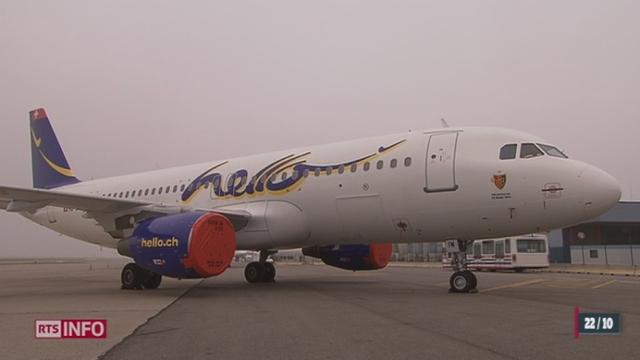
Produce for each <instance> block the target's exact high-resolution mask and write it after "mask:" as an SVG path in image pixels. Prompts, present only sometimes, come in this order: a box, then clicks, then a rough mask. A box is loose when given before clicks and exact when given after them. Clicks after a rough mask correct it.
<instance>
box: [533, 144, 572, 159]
mask: <svg viewBox="0 0 640 360" xmlns="http://www.w3.org/2000/svg"><path fill="white" fill-rule="evenodd" d="M538 146H540V148H542V150H543V151H544V152H546V153H547V155H549V156H553V157H559V158H563V159H568V158H569V157H568V156H567V155H565V154H564V153H563V152H562V151H560V149H558V148H557V147H555V146H551V145H545V144H538Z"/></svg>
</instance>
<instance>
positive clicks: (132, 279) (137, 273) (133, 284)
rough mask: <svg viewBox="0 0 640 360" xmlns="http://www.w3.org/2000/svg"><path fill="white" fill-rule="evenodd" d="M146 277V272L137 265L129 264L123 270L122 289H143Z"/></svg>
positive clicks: (121, 276)
mask: <svg viewBox="0 0 640 360" xmlns="http://www.w3.org/2000/svg"><path fill="white" fill-rule="evenodd" d="M144 275H145V271H144V270H143V269H142V268H140V266H138V265H136V264H135V263H129V264H127V265H125V266H124V268H123V269H122V274H121V275H120V281H121V282H122V289H125V290H131V289H142V282H143V280H144Z"/></svg>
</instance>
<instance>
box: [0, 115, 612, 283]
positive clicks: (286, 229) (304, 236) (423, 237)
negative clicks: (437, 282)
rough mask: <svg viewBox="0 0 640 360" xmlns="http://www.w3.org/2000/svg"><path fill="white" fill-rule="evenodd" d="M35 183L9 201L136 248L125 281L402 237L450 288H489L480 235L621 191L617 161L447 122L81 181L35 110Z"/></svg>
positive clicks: (88, 235) (85, 233)
mask: <svg viewBox="0 0 640 360" xmlns="http://www.w3.org/2000/svg"><path fill="white" fill-rule="evenodd" d="M29 118H30V125H31V129H30V133H31V153H32V172H33V188H23V187H12V186H0V209H4V210H6V211H8V212H12V213H18V214H20V215H22V216H24V217H26V218H27V219H29V220H32V221H33V222H36V223H38V224H40V225H42V226H44V227H47V228H49V229H51V230H54V231H56V232H58V233H61V234H64V235H67V236H70V237H72V238H76V239H79V240H82V241H86V242H89V243H93V244H96V245H100V246H104V247H108V248H115V249H117V251H118V253H119V254H121V255H123V256H127V257H130V258H132V259H133V260H132V262H131V263H128V264H127V265H125V266H124V268H123V269H122V273H121V279H120V280H121V288H122V289H155V288H157V287H158V286H159V285H160V283H161V279H162V276H167V277H172V278H179V279H192V278H208V277H212V276H218V275H220V274H222V273H224V272H225V270H226V269H227V268H228V267H229V266H230V263H231V261H232V259H233V257H234V253H235V252H236V251H239V250H247V251H259V253H260V256H259V261H254V262H251V263H249V264H248V265H247V266H246V267H245V269H244V276H245V278H246V280H247V281H248V282H249V283H263V282H274V279H275V277H276V268H275V266H274V265H273V262H271V261H267V260H268V259H269V258H270V256H271V255H273V254H274V253H275V252H277V251H278V250H280V249H294V248H303V252H304V254H305V255H307V256H313V257H316V258H319V259H321V260H322V261H323V262H324V263H325V264H327V265H330V266H334V267H338V268H341V269H346V270H353V271H360V270H377V269H382V268H384V267H386V266H387V264H388V263H389V261H390V258H391V255H392V254H391V253H392V244H393V243H411V242H443V241H446V243H447V251H450V252H453V254H454V256H453V260H452V265H453V266H452V267H453V270H454V272H453V274H452V275H451V277H450V279H449V284H450V291H451V292H461V293H468V292H474V291H477V290H476V289H477V278H476V277H475V275H474V274H473V273H472V272H471V271H469V270H468V269H467V266H466V255H465V251H466V247H467V246H469V245H470V244H471V243H472V242H473V240H475V239H482V238H497V237H506V236H513V235H517V234H524V233H539V232H542V231H547V230H551V229H556V228H561V227H566V226H570V225H573V224H577V223H580V222H584V221H586V220H589V219H592V218H595V217H597V216H599V215H601V214H602V213H604V212H606V211H607V210H608V209H610V208H611V207H612V206H613V205H615V204H616V203H617V202H618V201H619V199H620V196H621V190H620V185H619V184H618V182H617V181H616V180H615V179H614V178H613V177H612V176H611V175H609V174H607V173H606V172H604V171H602V170H600V169H598V168H596V167H594V166H592V165H588V164H586V163H584V162H581V161H578V160H574V159H570V158H568V157H567V156H566V155H565V154H564V153H563V152H562V151H561V150H560V149H559V148H558V147H556V146H554V145H552V144H551V143H549V142H547V141H545V140H543V139H541V138H538V137H536V136H533V135H529V134H526V133H523V132H519V131H514V130H509V129H502V128H488V127H459V128H455V127H447V128H442V129H434V130H422V131H410V132H405V133H398V134H392V135H386V136H379V137H372V138H366V139H360V140H353V141H346V142H339V143H333V144H327V145H319V146H309V147H304V148H299V149H293V150H283V151H276V152H272V153H265V154H257V155H254V156H247V157H242V158H235V159H226V160H219V161H212V162H208V163H203V164H196V165H189V166H184V167H176V168H170V169H164V170H157V171H150V172H145V173H139V174H133V175H127V176H119V177H113V178H107V179H100V180H91V181H80V180H79V179H78V178H77V177H76V176H75V173H74V172H73V170H72V168H71V167H70V166H69V162H68V161H67V158H66V156H65V155H64V153H63V151H62V148H61V146H60V144H59V142H58V139H57V137H56V134H55V133H54V130H53V128H52V126H51V122H50V121H49V117H48V115H47V113H46V111H45V109H43V108H38V109H36V110H33V111H31V112H29Z"/></svg>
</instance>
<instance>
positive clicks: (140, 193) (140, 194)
mask: <svg viewBox="0 0 640 360" xmlns="http://www.w3.org/2000/svg"><path fill="white" fill-rule="evenodd" d="M140 196H142V189H140V190H138V197H140Z"/></svg>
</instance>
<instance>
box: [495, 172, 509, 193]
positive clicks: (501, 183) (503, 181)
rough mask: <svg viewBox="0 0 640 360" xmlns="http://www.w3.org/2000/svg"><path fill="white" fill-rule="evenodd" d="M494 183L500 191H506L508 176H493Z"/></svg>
mask: <svg viewBox="0 0 640 360" xmlns="http://www.w3.org/2000/svg"><path fill="white" fill-rule="evenodd" d="M493 183H494V184H496V187H497V188H498V190H502V189H504V187H505V186H506V185H507V175H506V174H502V175H493Z"/></svg>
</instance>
